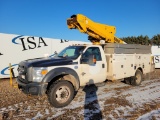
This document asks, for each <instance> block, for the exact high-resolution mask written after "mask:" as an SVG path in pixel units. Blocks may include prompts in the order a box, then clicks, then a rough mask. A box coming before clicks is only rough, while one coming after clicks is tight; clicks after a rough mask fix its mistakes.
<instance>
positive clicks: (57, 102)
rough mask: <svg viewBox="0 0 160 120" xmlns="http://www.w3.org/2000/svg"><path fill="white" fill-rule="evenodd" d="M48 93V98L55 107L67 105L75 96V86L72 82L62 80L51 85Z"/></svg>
mask: <svg viewBox="0 0 160 120" xmlns="http://www.w3.org/2000/svg"><path fill="white" fill-rule="evenodd" d="M47 95H48V100H49V102H50V104H51V105H52V106H53V107H56V108H60V107H65V106H67V105H68V104H69V103H70V102H71V101H72V100H73V98H74V88H73V85H72V84H71V83H70V82H68V81H65V80H60V81H57V82H55V83H53V84H52V85H51V86H50V88H49V91H48V94H47Z"/></svg>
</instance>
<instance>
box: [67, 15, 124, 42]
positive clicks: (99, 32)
mask: <svg viewBox="0 0 160 120" xmlns="http://www.w3.org/2000/svg"><path fill="white" fill-rule="evenodd" d="M67 25H68V28H69V29H78V30H79V31H80V32H81V33H86V34H88V40H90V41H91V42H92V43H94V44H99V42H100V40H105V42H106V43H122V44H125V42H124V41H122V40H121V39H119V38H117V37H116V36H114V34H115V33H116V28H115V27H114V26H109V25H105V24H100V23H97V22H93V21H92V20H90V19H89V18H87V17H86V16H84V15H82V14H77V15H72V16H71V18H69V19H67Z"/></svg>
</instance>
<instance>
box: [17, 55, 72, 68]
mask: <svg viewBox="0 0 160 120" xmlns="http://www.w3.org/2000/svg"><path fill="white" fill-rule="evenodd" d="M71 64H73V61H72V60H71V59H66V58H61V57H54V58H35V59H28V60H25V61H22V62H20V63H19V65H20V66H26V67H31V66H32V67H49V66H60V65H71Z"/></svg>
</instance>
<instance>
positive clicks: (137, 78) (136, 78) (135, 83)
mask: <svg viewBox="0 0 160 120" xmlns="http://www.w3.org/2000/svg"><path fill="white" fill-rule="evenodd" d="M142 79H143V75H142V72H141V71H140V70H137V71H136V73H135V76H134V77H133V78H132V80H131V85H133V86H138V85H140V84H141V83H142Z"/></svg>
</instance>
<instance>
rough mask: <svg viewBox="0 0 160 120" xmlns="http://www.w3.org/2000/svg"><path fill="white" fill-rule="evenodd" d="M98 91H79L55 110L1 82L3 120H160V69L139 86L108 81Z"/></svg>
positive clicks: (41, 99) (42, 99)
mask: <svg viewBox="0 0 160 120" xmlns="http://www.w3.org/2000/svg"><path fill="white" fill-rule="evenodd" d="M13 81H14V82H15V79H13ZM97 88H98V89H97V91H96V92H95V91H94V88H93V86H90V87H88V89H87V91H85V90H84V88H80V90H79V92H78V93H77V95H76V97H75V98H74V100H73V101H72V102H71V104H69V105H68V106H67V107H64V108H53V107H52V106H50V104H49V102H48V99H47V96H27V95H25V94H24V93H22V92H21V91H20V90H19V89H17V88H15V87H12V86H10V84H9V79H0V120H7V119H8V120H31V119H32V120H46V119H48V120H52V119H53V120H74V119H75V120H83V119H85V120H89V119H93V120H98V119H104V120H114V119H120V120H135V119H140V117H142V118H145V116H147V115H146V113H150V112H152V113H155V114H151V115H149V117H150V118H149V120H150V119H152V120H158V119H160V112H159V111H160V69H156V70H155V71H154V72H153V73H151V74H149V75H148V76H147V77H146V80H145V81H143V82H142V85H140V86H138V87H133V86H130V85H126V84H124V83H123V82H119V81H118V82H110V81H108V82H106V83H104V84H99V85H98V86H97ZM126 91H128V92H127V93H126ZM95 93H96V94H95ZM155 110H156V112H153V111H155ZM157 111H158V113H157ZM156 113H157V114H156ZM144 115H145V116H144ZM147 118H148V117H147Z"/></svg>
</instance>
